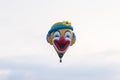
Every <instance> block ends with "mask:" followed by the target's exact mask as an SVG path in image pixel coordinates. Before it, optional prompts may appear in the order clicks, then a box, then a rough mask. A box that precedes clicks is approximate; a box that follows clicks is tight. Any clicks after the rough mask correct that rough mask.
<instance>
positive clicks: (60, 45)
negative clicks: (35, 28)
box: [54, 40, 70, 51]
mask: <svg viewBox="0 0 120 80" xmlns="http://www.w3.org/2000/svg"><path fill="white" fill-rule="evenodd" d="M54 44H55V46H56V48H57V50H58V51H65V50H66V49H67V48H68V47H69V44H70V41H62V42H61V41H59V40H54Z"/></svg>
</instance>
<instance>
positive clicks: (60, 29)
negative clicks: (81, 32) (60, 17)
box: [47, 21, 76, 62]
mask: <svg viewBox="0 0 120 80" xmlns="http://www.w3.org/2000/svg"><path fill="white" fill-rule="evenodd" d="M75 41H76V36H75V34H74V32H73V27H72V26H71V23H70V22H68V21H63V22H58V23H55V24H54V25H53V26H52V27H51V29H50V30H49V31H48V34H47V42H48V43H50V44H51V45H53V47H54V48H55V50H56V52H57V54H58V56H59V58H60V62H61V61H62V60H61V59H62V57H63V55H64V54H65V52H66V51H67V49H68V48H69V46H72V45H73V44H74V43H75Z"/></svg>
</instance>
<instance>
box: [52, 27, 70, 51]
mask: <svg viewBox="0 0 120 80" xmlns="http://www.w3.org/2000/svg"><path fill="white" fill-rule="evenodd" d="M71 37H72V33H71V30H68V29H61V30H58V31H55V32H54V33H53V40H52V43H53V46H54V48H55V49H56V51H57V52H58V53H65V52H66V50H67V49H68V47H69V46H70V44H71Z"/></svg>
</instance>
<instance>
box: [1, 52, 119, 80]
mask: <svg viewBox="0 0 120 80" xmlns="http://www.w3.org/2000/svg"><path fill="white" fill-rule="evenodd" d="M117 56H118V57H117ZM119 56H120V55H119V51H110V50H109V51H104V52H101V53H95V54H92V55H84V56H82V58H81V59H80V58H79V61H78V62H76V63H75V64H74V63H72V62H71V64H70V63H69V64H68V63H66V61H64V62H63V63H62V64H61V63H55V61H53V64H52V63H51V65H50V64H48V62H49V61H47V62H46V61H45V62H44V61H43V62H44V64H42V63H41V62H39V60H41V59H36V60H34V59H35V58H37V57H35V56H34V57H33V56H32V55H31V56H26V57H19V58H10V59H9V58H8V59H2V60H0V61H1V62H0V64H1V66H0V69H1V72H2V74H4V77H3V80H16V79H18V80H28V79H29V80H39V79H42V80H56V79H57V80H61V79H63V80H64V79H69V80H74V79H75V80H80V79H82V80H114V79H116V80H119V79H120V77H119V75H120V69H119V67H120V64H119V61H120V60H119ZM115 58H116V59H115ZM31 59H32V60H31ZM50 62H51V61H50ZM8 73H9V74H8ZM1 80H2V79H1Z"/></svg>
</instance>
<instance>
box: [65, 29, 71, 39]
mask: <svg viewBox="0 0 120 80" xmlns="http://www.w3.org/2000/svg"><path fill="white" fill-rule="evenodd" d="M65 38H66V39H70V38H71V33H70V32H68V31H67V32H66V33H65Z"/></svg>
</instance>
